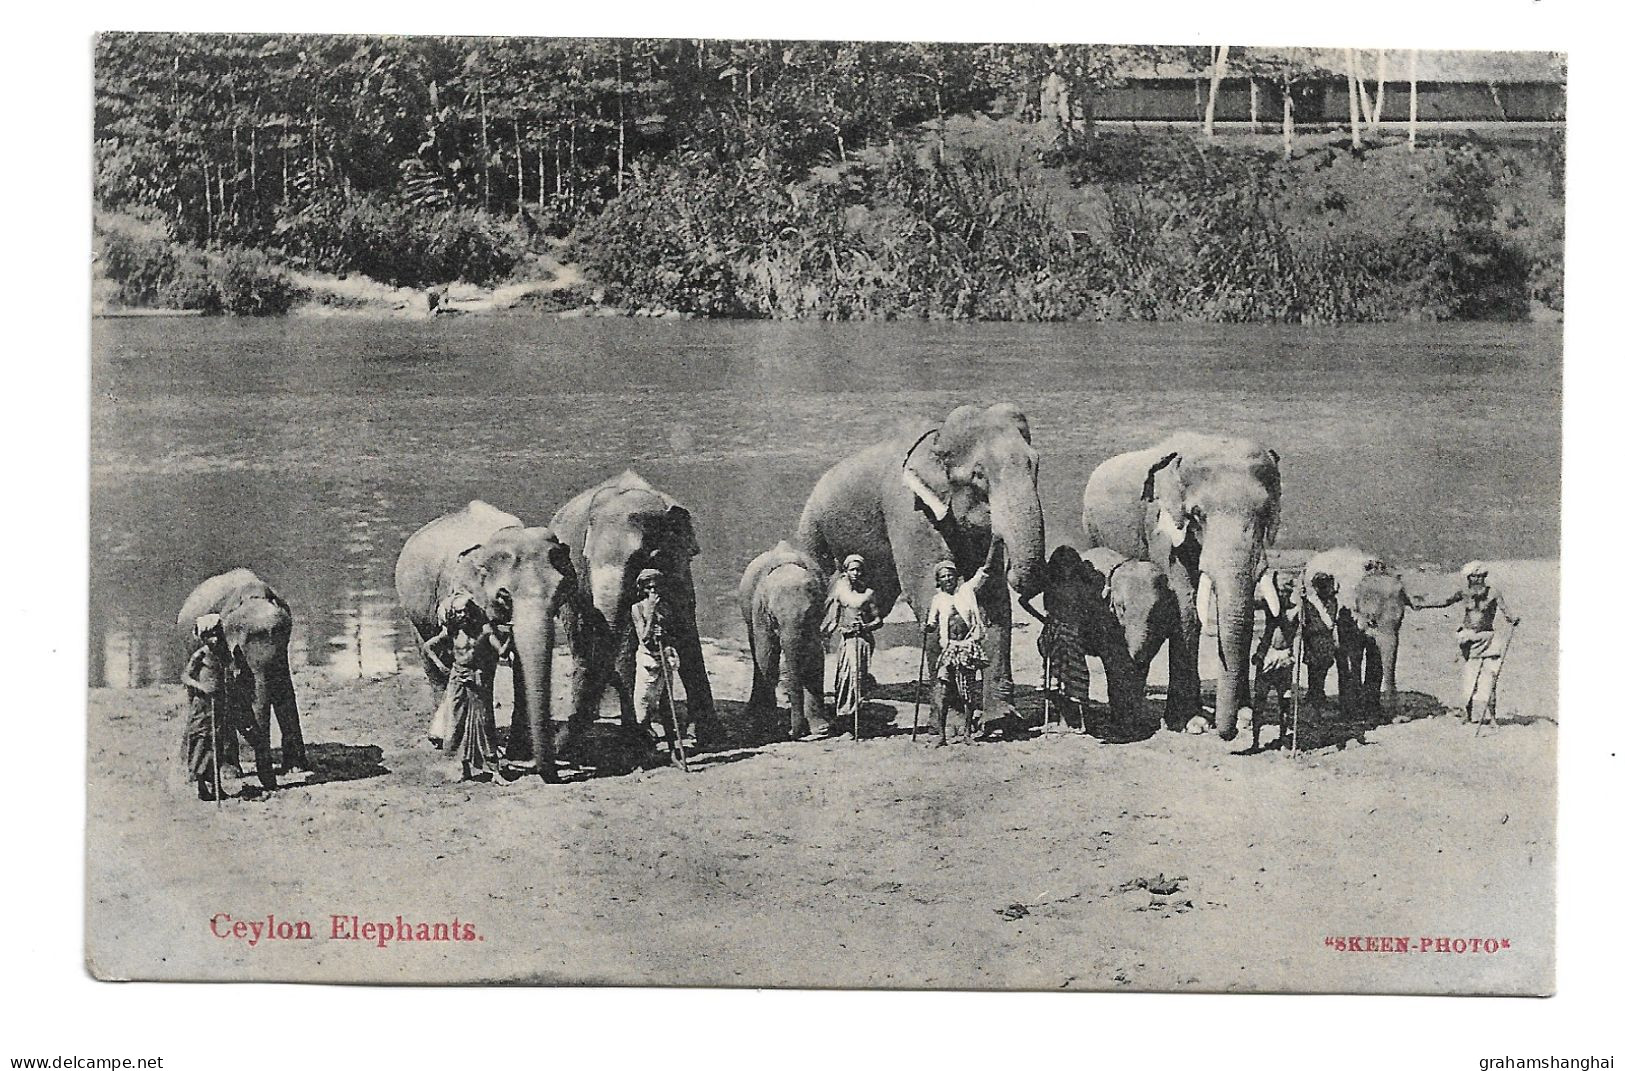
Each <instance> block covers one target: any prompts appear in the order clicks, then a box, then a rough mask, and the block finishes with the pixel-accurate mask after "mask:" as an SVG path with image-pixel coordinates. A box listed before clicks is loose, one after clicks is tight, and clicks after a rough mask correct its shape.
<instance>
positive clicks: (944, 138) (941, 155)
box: [932, 68, 948, 167]
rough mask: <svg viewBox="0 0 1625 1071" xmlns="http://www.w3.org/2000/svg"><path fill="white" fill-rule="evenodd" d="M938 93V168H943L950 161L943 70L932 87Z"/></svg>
mask: <svg viewBox="0 0 1625 1071" xmlns="http://www.w3.org/2000/svg"><path fill="white" fill-rule="evenodd" d="M932 88H933V89H934V90H935V91H936V99H937V166H939V167H941V166H942V165H944V164H945V163H947V160H948V115H947V113H946V112H944V111H943V110H942V70H941V68H938V70H937V80H936V82H935V83H934V85H933V87H932Z"/></svg>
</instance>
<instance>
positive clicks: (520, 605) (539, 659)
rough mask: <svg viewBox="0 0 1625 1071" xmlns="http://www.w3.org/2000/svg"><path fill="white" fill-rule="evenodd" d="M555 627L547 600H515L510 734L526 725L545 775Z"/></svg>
mask: <svg viewBox="0 0 1625 1071" xmlns="http://www.w3.org/2000/svg"><path fill="white" fill-rule="evenodd" d="M553 627H554V626H553V610H552V607H551V606H550V605H549V604H548V602H547V601H546V600H545V599H542V598H539V597H536V596H529V597H523V598H518V599H515V600H514V606H513V698H514V713H513V716H514V729H513V730H510V733H509V735H510V737H512V736H514V735H517V731H518V730H519V729H520V727H521V726H523V730H524V732H525V733H526V734H527V735H528V736H529V738H530V741H531V746H532V748H533V753H534V756H535V759H536V768H537V770H538V771H540V772H541V773H542V775H543V776H550V775H551V774H552V772H553ZM515 757H519V756H515Z"/></svg>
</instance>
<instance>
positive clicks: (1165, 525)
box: [1157, 509, 1185, 547]
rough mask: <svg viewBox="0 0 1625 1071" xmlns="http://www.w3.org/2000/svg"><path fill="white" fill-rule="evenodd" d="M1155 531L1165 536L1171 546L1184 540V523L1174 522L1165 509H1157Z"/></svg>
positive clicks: (1177, 544)
mask: <svg viewBox="0 0 1625 1071" xmlns="http://www.w3.org/2000/svg"><path fill="white" fill-rule="evenodd" d="M1157 531H1159V532H1161V533H1162V534H1163V535H1165V536H1167V537H1168V542H1169V543H1170V544H1172V545H1173V546H1176V547H1177V546H1179V545H1180V544H1181V543H1183V542H1185V525H1184V524H1179V523H1176V522H1175V521H1174V519H1173V517H1172V516H1170V515H1169V513H1168V511H1167V510H1165V509H1164V510H1158V511H1157Z"/></svg>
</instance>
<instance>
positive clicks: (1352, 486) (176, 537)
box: [90, 317, 1562, 686]
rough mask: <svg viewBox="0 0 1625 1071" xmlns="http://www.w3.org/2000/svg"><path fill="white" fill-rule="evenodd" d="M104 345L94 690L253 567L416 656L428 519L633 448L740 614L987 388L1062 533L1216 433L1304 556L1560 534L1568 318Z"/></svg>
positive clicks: (389, 659)
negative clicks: (886, 469) (836, 495)
mask: <svg viewBox="0 0 1625 1071" xmlns="http://www.w3.org/2000/svg"><path fill="white" fill-rule="evenodd" d="M92 341H93V345H92V349H93V356H92V397H91V425H90V427H91V444H90V445H91V472H90V513H91V516H90V540H91V546H90V553H91V562H90V642H91V655H90V678H91V680H90V683H91V684H92V685H111V686H135V685H140V684H144V683H149V682H151V681H154V680H164V679H173V678H174V676H175V674H176V672H177V670H178V668H179V666H178V664H177V659H178V657H179V655H180V652H179V651H178V649H177V647H176V644H175V641H174V639H173V633H174V619H175V613H176V610H177V609H178V608H179V606H180V603H181V601H182V600H183V599H184V598H185V596H186V594H187V592H188V591H190V590H191V588H192V586H193V585H194V584H196V583H197V582H198V581H199V580H201V579H203V578H204V577H206V576H209V575H212V574H214V573H216V572H219V571H222V570H224V569H226V568H229V567H231V566H234V565H238V564H243V565H249V566H251V567H252V568H254V569H255V570H256V571H257V572H259V573H260V575H261V576H263V577H265V578H266V579H267V580H268V581H270V582H271V584H272V585H273V586H275V587H276V588H278V589H279V590H280V591H281V592H282V593H283V594H284V595H285V596H286V597H287V598H288V599H289V601H290V602H291V603H292V604H293V606H294V610H295V613H296V615H297V622H298V623H297V626H296V635H295V637H294V647H295V651H294V657H295V660H296V662H302V663H308V664H314V665H326V666H329V667H330V668H331V669H332V670H333V671H335V672H339V673H346V674H353V675H357V676H361V675H369V674H373V673H379V672H387V671H390V670H392V669H394V668H395V667H396V665H397V664H400V663H401V662H403V661H404V662H408V663H409V662H410V659H411V656H410V655H409V654H408V653H407V652H409V651H410V648H411V641H410V640H409V639H408V638H407V636H406V630H405V629H404V627H400V626H399V621H398V617H397V614H396V612H395V608H394V604H393V575H394V562H395V557H396V554H397V553H398V552H399V550H400V547H401V544H402V542H403V541H404V540H405V538H406V537H407V536H408V535H409V534H411V532H412V531H413V530H415V529H416V528H417V527H418V526H419V525H421V524H423V523H424V522H426V521H428V520H429V519H431V518H433V517H435V516H437V515H438V514H440V513H442V512H444V511H446V510H448V509H451V508H455V507H457V506H460V505H462V504H463V503H465V502H467V501H468V500H469V499H470V498H476V497H478V498H484V499H486V500H487V501H490V502H492V503H493V504H495V505H497V506H500V507H501V508H503V509H506V510H508V511H510V512H513V513H516V514H518V515H519V516H520V517H522V518H523V519H524V520H525V521H526V522H527V523H532V524H545V523H546V522H547V520H548V519H549V518H550V517H551V516H552V513H553V511H554V510H555V509H556V508H557V507H558V506H559V505H561V504H562V503H563V502H564V501H566V500H567V499H568V498H569V497H571V496H572V495H574V494H575V493H576V492H577V491H579V490H580V489H582V488H584V487H587V486H590V485H592V484H594V483H596V482H598V481H599V480H602V479H604V478H605V477H606V476H611V475H614V474H615V473H618V472H620V471H621V470H623V469H625V468H634V469H636V470H637V471H638V472H640V473H642V474H643V475H644V476H645V477H646V478H647V479H649V480H650V482H652V483H653V484H655V486H657V487H659V488H661V489H662V490H665V491H667V492H669V493H671V494H673V495H675V496H676V497H677V498H679V499H681V500H682V501H684V502H685V503H686V504H687V505H688V506H689V508H690V509H691V510H692V511H693V513H694V516H695V519H696V522H697V524H698V526H699V536H700V542H701V546H702V551H703V552H702V554H701V556H700V557H699V558H698V559H696V561H695V580H696V583H697V586H698V589H699V596H700V607H699V612H700V616H701V622H700V624H701V628H702V629H703V630H704V631H705V632H706V633H707V634H708V635H717V636H737V635H741V634H742V631H743V630H742V627H741V626H740V624H739V620H738V613H737V611H736V610H735V608H734V602H733V590H734V586H735V584H736V582H737V580H738V577H739V574H740V573H741V571H742V570H743V569H744V566H745V564H746V563H747V562H748V561H749V560H750V559H751V558H752V557H753V556H754V555H755V554H757V553H758V552H759V551H761V550H763V549H765V548H766V547H768V546H770V545H771V544H772V543H774V542H775V541H776V540H778V539H779V538H781V537H782V536H785V535H788V534H790V533H791V532H792V531H793V529H794V527H795V523H796V518H797V517H798V516H799V514H800V510H801V505H802V502H803V501H804V500H805V498H806V495H807V492H808V491H809V490H810V489H811V487H812V485H813V483H814V481H815V480H816V479H817V477H818V476H819V474H820V473H821V472H823V470H824V469H825V468H827V467H828V466H829V465H830V464H831V463H832V462H833V461H834V460H835V459H836V458H837V457H839V456H840V455H842V454H843V453H846V452H848V451H851V450H853V449H855V448H857V447H859V446H861V445H863V444H865V443H868V442H870V441H873V440H874V439H876V438H878V437H879V436H881V435H882V434H884V433H885V432H886V430H887V429H888V428H889V427H890V426H891V425H892V423H893V422H894V421H896V420H897V419H899V418H900V417H903V416H911V415H925V416H930V415H935V416H938V417H940V416H941V415H943V414H945V413H946V412H947V411H948V410H949V409H951V408H952V407H953V406H954V405H956V404H959V403H961V402H965V401H980V402H991V401H998V400H1008V401H1013V402H1015V403H1017V404H1019V405H1020V406H1022V407H1023V408H1024V409H1025V410H1026V411H1027V414H1028V416H1029V419H1030V420H1031V423H1032V427H1033V441H1034V445H1035V446H1037V447H1038V449H1039V451H1040V453H1041V455H1042V459H1043V463H1042V467H1041V481H1042V492H1043V500H1044V506H1045V514H1046V519H1047V521H1048V522H1049V526H1050V533H1051V534H1050V540H1051V543H1052V545H1053V544H1054V543H1055V542H1056V541H1057V540H1059V539H1065V538H1067V537H1068V536H1069V534H1070V533H1073V532H1075V531H1076V530H1077V527H1078V525H1077V522H1078V513H1079V509H1080V506H1081V501H1082V494H1083V485H1084V482H1085V480H1086V479H1087V478H1088V474H1089V471H1090V469H1092V468H1093V467H1094V465H1095V464H1097V463H1098V462H1099V461H1101V460H1103V459H1104V458H1106V457H1108V456H1110V455H1111V454H1114V453H1117V452H1120V451H1122V450H1127V449H1134V448H1138V447H1141V446H1147V445H1150V444H1152V443H1153V442H1155V441H1156V440H1157V439H1158V438H1159V437H1160V436H1162V435H1163V434H1165V433H1166V432H1168V431H1171V430H1173V429H1176V428H1181V427H1191V428H1202V429H1211V430H1225V431H1229V432H1234V433H1238V434H1243V435H1248V436H1252V437H1255V438H1257V439H1259V440H1261V441H1262V442H1264V443H1265V444H1266V445H1269V446H1272V447H1274V448H1275V449H1276V450H1277V451H1278V452H1279V453H1280V454H1281V457H1282V470H1283V484H1284V491H1283V495H1284V522H1283V525H1282V529H1281V534H1280V545H1281V546H1283V547H1300V548H1301V547H1325V546H1331V545H1334V544H1337V543H1354V544H1356V545H1359V546H1362V547H1365V548H1367V549H1369V550H1371V551H1374V552H1378V553H1381V554H1384V555H1386V556H1388V557H1389V558H1391V559H1392V560H1395V561H1400V562H1409V563H1416V562H1444V563H1457V562H1459V561H1460V560H1462V559H1463V558H1466V557H1483V558H1555V557H1556V556H1557V552H1558V507H1559V483H1558V481H1559V465H1560V457H1561V443H1562V438H1561V428H1560V419H1561V409H1562V402H1561V386H1562V382H1561V381H1562V357H1561V351H1562V337H1561V328H1560V326H1557V325H1504V324H1427V325H1374V326H1358V327H1338V328H1303V327H1273V326H1270V327H1261V326H1236V327H1228V326H1225V327H1219V326H1206V325H1203V326H1192V325H1165V324H1147V325H1138V324H1134V325H1076V324H1067V325H1033V324H984V325H974V326H962V325H935V324H890V325H857V324H780V323H710V322H686V323H670V322H652V321H648V320H632V319H593V320H574V321H560V320H554V319H550V318H532V317H523V318H521V317H514V318H506V317H492V318H473V317H467V318H456V319H441V320H436V321H431V322H417V321H383V322H378V321H364V320H350V319H329V320H314V319H267V320H238V319H134V320H98V321H96V323H95V329H94V332H93V339H92Z"/></svg>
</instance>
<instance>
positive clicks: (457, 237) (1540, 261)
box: [95, 34, 1564, 322]
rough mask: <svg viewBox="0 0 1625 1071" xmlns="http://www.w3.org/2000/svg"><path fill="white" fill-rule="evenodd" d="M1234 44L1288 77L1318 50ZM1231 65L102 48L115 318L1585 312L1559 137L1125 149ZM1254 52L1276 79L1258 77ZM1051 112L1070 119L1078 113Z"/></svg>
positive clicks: (923, 53)
mask: <svg viewBox="0 0 1625 1071" xmlns="http://www.w3.org/2000/svg"><path fill="white" fill-rule="evenodd" d="M1282 55H1283V54H1282V53H1279V52H1277V53H1273V54H1272V55H1271V56H1270V57H1269V58H1267V59H1266V58H1265V57H1263V56H1262V55H1260V56H1259V57H1257V58H1256V59H1254V60H1251V61H1250V60H1249V57H1248V55H1247V54H1246V52H1245V50H1239V49H1233V50H1231V51H1230V55H1229V69H1230V71H1231V73H1232V74H1241V75H1248V76H1252V77H1256V78H1258V79H1260V80H1268V81H1271V82H1272V83H1274V84H1277V85H1284V86H1290V85H1291V84H1293V83H1294V81H1295V80H1302V79H1305V78H1309V77H1313V76H1315V75H1316V74H1317V73H1323V72H1324V68H1321V67H1320V66H1318V63H1319V62H1320V61H1318V60H1317V59H1316V56H1315V54H1313V53H1310V52H1308V51H1303V52H1302V53H1292V52H1288V53H1285V54H1284V55H1285V57H1286V58H1285V59H1283V58H1282ZM1151 60H1155V61H1156V62H1158V63H1160V64H1162V65H1163V66H1164V68H1166V69H1171V70H1184V71H1188V72H1191V73H1192V76H1193V77H1195V76H1197V75H1199V74H1200V72H1201V71H1202V70H1204V69H1205V68H1206V66H1207V64H1208V63H1209V57H1208V52H1207V49H1205V48H1203V49H1197V50H1185V49H1170V48H1126V47H1115V46H1114V47H1100V46H1095V47H1089V46H1046V45H898V44H876V43H842V42H797V43H785V42H714V41H679V40H630V39H629V40H585V39H576V40H543V39H520V38H513V39H476V38H360V37H323V36H297V35H276V36H270V35H156V34H154V35H135V34H107V35H103V36H102V37H100V38H99V39H98V43H97V57H96V114H95V168H96V171H95V197H96V205H97V209H98V211H99V213H101V214H103V217H104V218H113V216H114V215H115V214H116V215H117V216H118V217H119V218H123V219H129V218H132V217H133V218H135V219H138V220H140V221H142V223H141V225H140V226H138V227H134V228H132V227H128V226H125V227H101V228H98V247H99V248H98V253H99V264H100V269H101V271H102V273H103V274H104V276H105V277H106V278H107V279H109V280H110V281H111V282H112V284H113V285H114V287H115V298H116V300H117V301H118V302H120V303H123V304H130V305H149V306H160V307H170V308H196V309H203V310H206V311H224V312H234V313H274V312H281V311H285V310H286V309H287V308H289V307H290V306H291V305H292V304H294V303H295V302H297V301H298V300H300V297H301V294H300V290H299V287H298V286H297V285H296V283H295V282H294V280H293V279H292V278H291V276H290V274H289V273H290V272H324V273H332V274H338V275H343V274H349V273H356V274H361V275H365V276H368V277H370V278H373V279H377V280H380V281H382V282H385V283H388V284H391V285H398V286H411V287H426V286H431V285H435V284H441V283H447V282H451V281H454V280H460V281H463V282H469V283H476V284H487V285H488V284H494V283H498V282H501V281H504V280H511V279H522V278H525V277H526V276H527V275H530V274H534V273H536V272H537V271H539V270H540V269H539V267H538V264H537V259H538V256H539V255H540V254H542V253H549V254H551V255H552V256H554V257H558V258H562V259H568V260H571V261H574V262H576V263H578V264H579V265H580V266H581V268H582V269H583V271H584V272H585V275H586V278H587V279H589V280H590V281H591V282H590V283H589V284H583V285H582V286H581V287H579V288H578V289H577V290H576V291H574V292H571V293H567V294H564V295H557V294H555V295H550V296H549V298H550V307H561V306H568V305H571V304H588V303H599V304H602V305H605V306H609V307H614V308H619V309H625V310H628V311H630V310H637V309H643V310H661V311H673V312H681V313H686V314H693V315H701V316H746V317H778V318H827V319H870V318H900V317H925V318H944V319H984V320H1058V319H1076V318H1088V319H1174V320H1215V321H1287V322H1331V321H1342V320H1382V319H1394V318H1400V317H1418V316H1420V317H1431V318H1441V319H1445V318H1461V319H1482V318H1508V319H1516V318H1523V317H1525V316H1527V315H1529V314H1530V312H1531V309H1532V308H1540V307H1544V308H1547V309H1554V310H1560V309H1561V308H1562V286H1563V284H1562V246H1563V212H1562V207H1563V182H1564V174H1563V143H1562V139H1561V135H1560V134H1558V135H1550V136H1547V137H1545V138H1544V139H1541V140H1534V141H1523V142H1519V143H1515V144H1514V143H1508V144H1499V143H1495V142H1492V141H1488V140H1484V139H1480V138H1476V137H1473V136H1470V135H1457V136H1454V137H1453V138H1450V139H1448V140H1433V139H1430V140H1429V141H1427V142H1425V143H1423V144H1422V145H1420V146H1418V147H1417V148H1416V149H1415V150H1414V151H1410V150H1409V149H1408V147H1407V146H1406V144H1405V143H1404V140H1403V131H1402V130H1395V129H1392V128H1381V127H1379V128H1375V129H1372V130H1369V131H1367V133H1366V136H1365V138H1364V142H1363V145H1362V146H1361V147H1359V148H1358V149H1356V148H1355V147H1353V146H1351V145H1350V144H1349V141H1348V138H1347V136H1346V134H1345V136H1344V137H1343V139H1342V140H1341V141H1337V140H1334V139H1332V138H1327V137H1321V138H1318V139H1314V138H1300V139H1299V141H1298V142H1297V144H1296V145H1295V146H1288V147H1287V149H1286V151H1283V147H1282V145H1281V144H1280V142H1279V139H1271V138H1270V137H1268V136H1264V135H1259V136H1249V135H1232V134H1227V135H1224V136H1221V137H1218V138H1204V137H1203V136H1202V135H1201V133H1199V132H1197V133H1191V132H1176V131H1171V130H1166V129H1163V130H1152V129H1151V128H1149V127H1148V128H1144V129H1142V130H1134V131H1129V130H1112V131H1104V130H1100V129H1097V128H1096V127H1095V125H1094V124H1093V123H1092V122H1091V121H1090V118H1089V117H1090V107H1089V100H1090V96H1091V94H1092V93H1095V92H1098V90H1099V89H1100V88H1102V87H1105V86H1108V85H1111V84H1113V83H1114V81H1115V80H1117V79H1118V78H1119V77H1120V72H1121V70H1122V69H1123V68H1124V66H1125V65H1126V64H1128V63H1131V62H1132V63H1140V64H1143V63H1145V62H1147V61H1151ZM1249 63H1251V66H1249ZM1046 94H1048V96H1049V99H1050V101H1051V102H1053V101H1054V100H1055V99H1057V98H1060V99H1064V100H1066V101H1067V102H1068V108H1069V111H1070V114H1071V115H1072V117H1073V121H1071V122H1069V123H1059V122H1056V121H1055V119H1054V108H1053V107H1049V108H1046V106H1045V103H1044V101H1045V97H1046Z"/></svg>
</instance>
